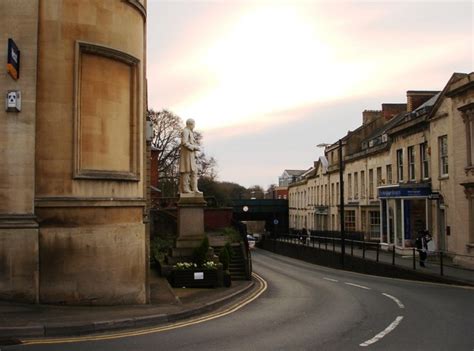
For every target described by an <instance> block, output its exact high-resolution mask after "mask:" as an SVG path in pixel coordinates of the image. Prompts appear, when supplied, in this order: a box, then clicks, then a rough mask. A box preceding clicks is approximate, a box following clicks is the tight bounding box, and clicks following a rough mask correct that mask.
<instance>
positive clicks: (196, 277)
mask: <svg viewBox="0 0 474 351" xmlns="http://www.w3.org/2000/svg"><path fill="white" fill-rule="evenodd" d="M203 279H204V272H194V280H203Z"/></svg>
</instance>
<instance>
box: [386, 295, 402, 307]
mask: <svg viewBox="0 0 474 351" xmlns="http://www.w3.org/2000/svg"><path fill="white" fill-rule="evenodd" d="M382 295H383V296H387V297H388V298H389V299H392V300H393V301H395V303H396V304H397V305H398V307H400V308H405V305H404V304H403V303H402V302H401V301H400V300H399V299H397V298H396V297H395V296H392V295H389V294H386V293H382Z"/></svg>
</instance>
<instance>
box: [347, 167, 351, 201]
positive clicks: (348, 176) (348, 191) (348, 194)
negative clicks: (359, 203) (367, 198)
mask: <svg viewBox="0 0 474 351" xmlns="http://www.w3.org/2000/svg"><path fill="white" fill-rule="evenodd" d="M347 198H348V199H349V200H351V199H352V174H350V173H349V174H348V175H347Z"/></svg>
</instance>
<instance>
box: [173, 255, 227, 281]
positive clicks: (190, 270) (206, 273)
mask: <svg viewBox="0 0 474 351" xmlns="http://www.w3.org/2000/svg"><path fill="white" fill-rule="evenodd" d="M169 281H170V284H171V285H172V286H173V287H175V288H182V287H186V288H215V287H218V286H221V285H222V265H217V264H215V263H214V262H211V261H209V262H205V263H204V264H203V266H202V267H200V268H198V267H197V265H196V264H195V263H189V262H179V263H177V264H176V265H175V266H174V267H173V270H172V271H171V276H170V277H169Z"/></svg>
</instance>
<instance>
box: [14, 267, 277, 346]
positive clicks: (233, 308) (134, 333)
mask: <svg viewBox="0 0 474 351" xmlns="http://www.w3.org/2000/svg"><path fill="white" fill-rule="evenodd" d="M253 276H254V277H255V278H256V279H257V281H258V283H259V284H260V286H259V288H258V289H257V291H255V292H254V293H252V294H251V295H250V296H249V297H248V298H246V299H245V300H244V301H242V302H239V303H236V304H235V305H232V306H229V307H228V308H226V309H225V310H223V311H219V312H214V313H210V314H207V315H204V316H201V317H197V318H194V319H192V320H188V321H183V322H177V323H172V324H168V325H164V326H160V327H152V328H145V329H137V330H132V331H123V332H116V333H111V334H102V335H88V336H78V337H67V338H43V339H24V340H21V342H22V344H23V345H41V344H63V343H73V342H84V341H99V340H111V339H119V338H127V337H132V336H140V335H147V334H152V333H160V332H164V331H167V330H173V329H177V328H183V327H187V326H190V325H194V324H198V323H204V322H207V321H210V320H213V319H216V318H220V317H224V316H227V315H228V314H231V313H234V312H236V311H238V310H239V309H241V308H242V307H244V306H246V305H248V304H249V303H251V302H252V301H254V300H256V299H257V298H258V297H259V296H260V295H262V294H263V293H264V292H265V290H267V287H268V285H267V282H266V281H265V280H264V279H263V278H262V277H260V276H259V275H258V274H256V273H253Z"/></svg>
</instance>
